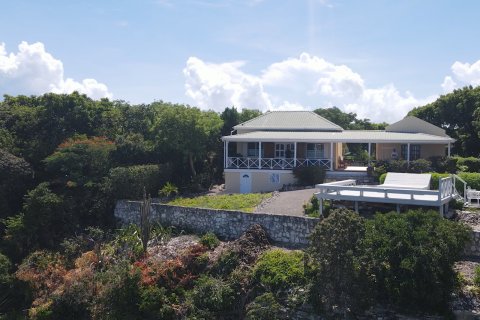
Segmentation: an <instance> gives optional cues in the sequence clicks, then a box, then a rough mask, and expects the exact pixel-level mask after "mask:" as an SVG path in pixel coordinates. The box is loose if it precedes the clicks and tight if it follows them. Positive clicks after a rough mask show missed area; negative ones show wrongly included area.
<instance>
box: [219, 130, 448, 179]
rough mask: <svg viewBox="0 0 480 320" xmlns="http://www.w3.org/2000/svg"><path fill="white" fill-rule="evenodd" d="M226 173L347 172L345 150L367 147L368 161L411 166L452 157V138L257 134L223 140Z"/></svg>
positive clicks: (353, 132)
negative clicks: (306, 169)
mask: <svg viewBox="0 0 480 320" xmlns="http://www.w3.org/2000/svg"><path fill="white" fill-rule="evenodd" d="M222 140H223V142H224V168H225V169H253V170H255V169H259V170H262V169H265V170H292V169H293V168H296V167H305V166H319V167H322V168H324V169H326V170H330V171H334V170H345V162H344V154H343V146H344V145H345V144H347V143H357V144H365V145H366V146H367V152H368V161H373V160H392V159H403V160H406V161H407V162H410V161H412V160H416V159H420V158H423V159H426V158H429V157H432V156H445V155H448V156H449V155H450V151H451V143H453V142H454V140H453V139H451V138H450V137H445V136H435V135H430V134H424V133H401V132H386V131H365V130H359V131H356V130H346V131H341V132H302V131H295V132H290V131H254V132H247V133H241V134H237V135H230V136H224V137H222Z"/></svg>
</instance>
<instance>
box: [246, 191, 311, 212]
mask: <svg viewBox="0 0 480 320" xmlns="http://www.w3.org/2000/svg"><path fill="white" fill-rule="evenodd" d="M314 192H317V190H316V189H314V188H312V189H304V190H296V191H284V192H278V193H277V194H276V195H274V196H273V197H272V198H271V199H270V200H269V201H268V202H265V203H262V204H260V205H259V206H258V207H257V209H256V210H255V212H257V213H260V212H264V213H274V214H282V215H288V216H300V217H303V216H304V214H303V205H304V204H305V203H307V202H309V201H310V198H311V197H312V196H313V193H314Z"/></svg>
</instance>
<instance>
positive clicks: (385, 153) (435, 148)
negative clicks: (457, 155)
mask: <svg viewBox="0 0 480 320" xmlns="http://www.w3.org/2000/svg"><path fill="white" fill-rule="evenodd" d="M393 148H395V149H396V150H397V154H398V158H399V159H400V158H401V150H402V149H401V144H400V143H378V144H377V160H391V155H392V150H393ZM435 156H445V146H444V145H443V144H421V145H420V158H422V159H428V158H430V157H435Z"/></svg>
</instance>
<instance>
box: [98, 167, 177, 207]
mask: <svg viewBox="0 0 480 320" xmlns="http://www.w3.org/2000/svg"><path fill="white" fill-rule="evenodd" d="M170 178H171V168H170V167H169V166H166V165H156V164H147V165H137V166H129V167H116V168H113V169H111V170H110V173H109V175H108V178H107V185H108V186H109V189H110V192H111V194H113V195H114V197H115V198H116V199H141V198H142V197H143V190H144V188H145V189H146V192H147V194H150V195H157V194H158V190H159V189H160V188H161V187H162V186H163V185H164V184H165V183H166V182H167V181H168V180H170Z"/></svg>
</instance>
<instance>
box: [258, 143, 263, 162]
mask: <svg viewBox="0 0 480 320" xmlns="http://www.w3.org/2000/svg"><path fill="white" fill-rule="evenodd" d="M258 169H262V141H258Z"/></svg>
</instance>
